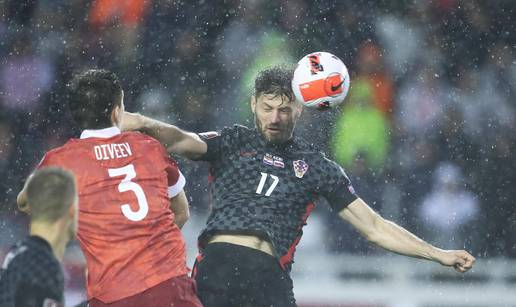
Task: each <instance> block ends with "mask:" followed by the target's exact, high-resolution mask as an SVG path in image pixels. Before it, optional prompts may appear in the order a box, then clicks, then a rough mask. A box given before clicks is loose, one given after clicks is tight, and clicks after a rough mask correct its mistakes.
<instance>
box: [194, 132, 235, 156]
mask: <svg viewBox="0 0 516 307" xmlns="http://www.w3.org/2000/svg"><path fill="white" fill-rule="evenodd" d="M237 135H238V126H234V127H224V128H223V129H222V130H220V131H210V132H203V133H199V137H200V138H201V139H202V140H203V141H204V142H206V144H207V145H208V149H207V150H206V153H205V154H204V155H202V156H201V157H199V158H197V159H196V160H202V161H214V160H218V159H220V158H221V157H223V156H224V154H225V153H227V152H228V151H229V150H230V148H231V145H232V144H233V142H234V140H235V138H236V137H237Z"/></svg>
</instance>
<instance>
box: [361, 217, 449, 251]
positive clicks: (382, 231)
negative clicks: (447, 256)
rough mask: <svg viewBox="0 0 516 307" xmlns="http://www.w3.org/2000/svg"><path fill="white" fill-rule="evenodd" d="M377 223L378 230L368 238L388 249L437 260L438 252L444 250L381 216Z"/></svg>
mask: <svg viewBox="0 0 516 307" xmlns="http://www.w3.org/2000/svg"><path fill="white" fill-rule="evenodd" d="M375 224H376V228H377V230H376V231H375V232H374V233H373V234H371V235H370V236H369V237H368V240H369V241H371V242H372V243H374V244H376V245H378V246H380V247H382V248H384V249H386V250H389V251H392V252H395V253H398V254H402V255H406V256H411V257H416V258H423V259H427V260H437V259H438V258H439V257H438V254H439V253H442V252H443V250H441V249H439V248H437V247H434V246H433V245H431V244H429V243H427V242H425V241H423V240H422V239H420V238H418V237H417V236H416V235H414V234H412V233H411V232H409V231H407V230H406V229H404V228H403V227H401V226H399V225H397V224H395V223H393V222H391V221H387V220H385V219H384V218H382V217H380V216H378V221H376V222H375Z"/></svg>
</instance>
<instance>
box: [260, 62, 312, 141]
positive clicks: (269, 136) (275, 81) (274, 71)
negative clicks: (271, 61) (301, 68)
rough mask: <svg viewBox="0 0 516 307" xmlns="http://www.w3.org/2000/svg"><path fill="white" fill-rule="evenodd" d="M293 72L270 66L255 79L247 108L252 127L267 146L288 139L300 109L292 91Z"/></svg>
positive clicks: (290, 136)
mask: <svg viewBox="0 0 516 307" xmlns="http://www.w3.org/2000/svg"><path fill="white" fill-rule="evenodd" d="M292 76H293V71H292V70H290V69H286V68H283V67H273V68H269V69H266V70H263V71H261V72H260V73H259V74H258V76H257V77H256V80H255V84H254V95H253V96H252V97H251V109H252V111H253V114H254V121H255V124H256V128H257V129H258V131H259V132H260V133H261V134H262V136H263V137H264V138H265V139H266V140H267V142H268V143H271V144H281V143H284V142H286V141H288V140H289V139H290V138H292V135H293V133H294V128H295V127H296V122H297V120H298V119H299V117H300V116H301V111H302V110H303V107H302V105H301V104H300V103H298V102H296V99H295V97H294V93H293V92H292V86H291V81H292Z"/></svg>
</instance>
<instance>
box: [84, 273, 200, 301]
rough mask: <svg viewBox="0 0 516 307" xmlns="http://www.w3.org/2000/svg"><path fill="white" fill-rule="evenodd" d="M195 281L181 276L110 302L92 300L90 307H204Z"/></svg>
mask: <svg viewBox="0 0 516 307" xmlns="http://www.w3.org/2000/svg"><path fill="white" fill-rule="evenodd" d="M196 292H197V291H196V286H195V281H194V280H193V279H191V278H190V277H188V276H186V275H185V276H179V277H174V278H171V279H169V280H167V281H164V282H162V283H159V284H157V285H156V286H154V287H152V288H149V289H147V290H145V291H143V292H142V293H138V294H136V295H133V296H130V297H127V298H124V299H121V300H119V301H116V302H112V303H109V304H106V303H103V302H101V301H99V300H97V299H92V300H90V301H89V302H88V303H89V305H88V306H89V307H105V306H109V307H142V306H155V307H161V306H163V307H165V306H166V307H202V304H201V302H200V301H199V298H198V297H197V293H196Z"/></svg>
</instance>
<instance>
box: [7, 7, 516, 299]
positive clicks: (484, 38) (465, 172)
mask: <svg viewBox="0 0 516 307" xmlns="http://www.w3.org/2000/svg"><path fill="white" fill-rule="evenodd" d="M0 13H1V15H0V36H1V38H2V39H1V41H0V60H1V62H0V80H1V82H0V157H1V159H0V170H1V176H0V202H1V210H0V215H1V222H0V256H3V254H4V253H5V251H6V250H7V249H8V248H9V246H10V245H11V244H12V243H13V242H14V241H16V240H18V239H20V238H21V237H23V236H24V235H26V233H27V219H26V218H25V217H24V216H23V215H21V214H19V213H17V212H16V210H15V198H16V195H17V192H18V191H19V190H20V189H21V187H22V184H23V179H24V178H25V177H26V176H27V175H28V174H29V173H30V172H31V171H32V170H33V168H34V167H35V165H36V163H37V162H38V161H39V160H40V158H41V157H42V156H43V154H44V152H45V151H47V150H49V149H51V148H53V147H56V146H60V145H62V144H63V143H64V141H65V140H66V139H67V138H69V137H72V136H76V135H77V131H75V130H74V129H73V128H71V127H72V123H71V122H70V120H69V115H68V114H67V111H66V103H67V98H66V82H67V81H68V80H69V78H70V77H71V76H72V74H73V73H74V72H76V71H78V70H80V69H83V68H89V67H102V68H108V69H111V70H113V71H115V72H116V73H117V74H118V75H119V76H120V78H121V79H122V80H123V85H124V88H125V102H126V108H127V109H128V110H130V111H139V112H141V113H143V114H146V115H150V116H154V117H157V118H159V119H162V120H165V121H167V122H170V123H175V124H177V125H178V126H180V127H183V128H186V129H189V130H193V131H199V132H200V131H206V130H214V129H216V128H221V127H223V126H224V125H229V124H232V123H235V122H236V123H242V124H247V125H253V124H254V123H253V121H252V118H251V117H250V112H249V109H248V99H249V95H250V93H251V89H252V81H253V79H254V76H255V74H256V72H257V71H259V70H260V69H262V68H264V67H267V66H270V65H274V64H279V63H284V64H293V63H295V62H297V60H298V59H300V58H301V57H302V56H303V55H305V54H307V53H309V52H313V51H328V52H331V53H334V54H336V55H337V56H339V57H340V58H341V59H342V60H343V61H344V62H345V63H346V64H347V65H348V68H349V70H350V73H351V84H352V87H351V92H350V95H349V96H348V98H347V102H346V103H345V104H344V105H343V106H342V107H341V108H340V109H338V110H333V111H331V112H323V113H321V112H314V111H310V110H306V111H305V113H304V116H303V117H304V118H303V119H302V122H301V123H300V126H299V127H298V130H297V133H298V134H299V135H302V136H304V137H305V138H307V139H309V140H311V141H313V142H314V143H316V144H317V145H318V146H320V147H321V148H322V149H323V150H324V151H325V152H327V154H328V155H329V156H331V157H332V158H334V159H336V160H337V161H338V162H339V163H340V164H342V165H343V166H344V167H345V168H346V170H347V172H348V174H349V175H350V177H351V180H352V182H353V183H354V186H355V189H356V190H357V191H358V193H359V194H360V195H361V196H362V197H363V198H364V199H365V200H366V201H367V202H368V203H370V204H371V205H372V206H373V207H374V208H375V209H376V210H378V211H380V212H381V213H382V214H383V215H384V216H386V217H388V218H390V219H392V220H394V221H396V222H397V223H399V224H401V225H403V226H405V227H407V228H408V229H410V230H411V231H413V232H415V233H416V234H418V235H419V236H421V237H422V238H424V239H425V240H428V241H429V242H431V243H433V244H436V245H439V246H442V247H444V248H466V249H468V250H470V251H472V252H473V254H474V255H475V256H476V257H477V258H478V262H477V264H478V265H477V267H475V269H473V271H472V272H470V273H468V274H466V275H464V276H461V275H459V274H455V273H454V272H453V271H451V270H449V269H444V268H442V267H440V266H439V265H437V264H433V263H425V262H422V261H417V260H413V259H408V258H404V257H400V256H397V255H391V254H388V253H386V252H384V251H381V250H379V249H377V248H374V247H371V246H369V245H368V244H367V243H366V242H365V241H364V240H363V239H361V238H360V237H358V234H357V233H356V232H354V231H352V229H351V228H350V227H348V226H347V225H346V224H344V223H343V222H341V221H339V219H338V218H337V217H336V215H335V214H334V213H333V212H330V211H329V209H328V206H326V205H325V204H324V203H323V202H321V203H320V204H319V205H318V206H317V209H316V210H315V212H314V213H313V214H312V216H311V217H310V218H309V219H308V225H307V226H306V227H305V229H306V230H305V236H304V238H303V240H302V241H301V245H300V247H299V248H298V251H297V254H296V264H295V265H294V271H293V277H294V284H295V292H296V296H297V299H298V303H299V306H300V307H303V306H304V307H309V306H310V307H315V306H319V307H323V306H326V307H329V306H361V307H366V306H371V307H372V306H377V307H379V306H385V307H387V306H388V307H393V306H396V307H412V306H413V307H422V306H425V307H430V306H486V307H487V306H489V307H493V306H516V260H515V257H516V246H515V245H516V210H515V205H516V201H515V199H516V178H515V177H516V157H515V155H514V152H515V150H516V137H515V136H516V117H515V116H516V102H515V101H516V52H515V51H516V29H515V28H516V26H515V25H516V20H515V19H516V1H510V0H507V1H502V0H494V1H487V0H486V1H480V0H471V1H459V0H433V1H430V0H428V1H426V0H412V1H407V0H404V1H401V0H400V1H351V0H347V1H337V0H334V1H325V0H317V1H308V0H288V1H287V0H280V1H258V0H247V1H236V0H225V1H222V0H213V1H204V0H199V1H159V0H158V1H152V0H125V1H124V0H97V1H85V0H41V1H37V0H12V1H7V0H6V1H0ZM181 167H182V169H183V172H184V173H185V174H186V176H187V180H188V184H187V188H186V191H187V193H188V194H189V195H190V201H191V206H192V218H191V220H190V221H189V222H188V224H187V226H186V227H185V229H184V231H183V232H184V234H185V237H186V239H187V241H188V248H189V259H190V260H189V263H190V264H191V263H192V259H193V257H194V256H195V253H196V250H195V249H196V244H195V238H196V235H197V234H198V233H199V230H200V229H201V227H202V224H203V222H204V220H205V217H206V214H207V212H208V210H209V203H208V197H207V176H206V174H207V170H206V165H204V164H197V163H191V162H188V161H183V160H181ZM65 268H66V275H67V278H66V279H67V300H68V304H69V305H70V306H71V305H73V304H74V303H77V302H79V301H80V300H81V299H83V298H84V290H83V278H84V276H83V275H84V262H83V259H82V256H81V253H80V250H79V249H78V246H77V244H72V247H71V248H70V249H69V250H68V253H67V256H66V261H65Z"/></svg>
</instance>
